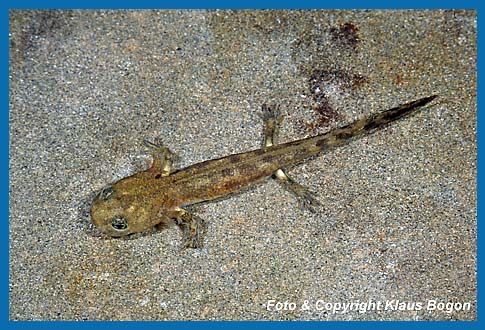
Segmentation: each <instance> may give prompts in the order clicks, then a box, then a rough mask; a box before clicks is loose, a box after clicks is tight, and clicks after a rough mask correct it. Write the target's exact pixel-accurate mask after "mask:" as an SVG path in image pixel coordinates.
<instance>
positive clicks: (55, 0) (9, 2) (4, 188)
mask: <svg viewBox="0 0 485 330" xmlns="http://www.w3.org/2000/svg"><path fill="white" fill-rule="evenodd" d="M35 8H39V9H42V8H328V9H378V8H393V9H418V8H419V9H435V8H442V9H445V8H460V9H476V10H477V11H478V18H480V14H481V6H480V4H479V1H467V0H462V1H456V0H453V1H450V0H444V1H439V0H429V1H416V0H414V1H398V2H392V3H390V2H388V1H378V0H374V1H357V0H350V1H349V0H347V1H345V2H344V3H340V2H336V1H335V0H334V1H332V2H331V3H326V2H325V1H321V0H320V1H318V0H298V1H294V0H283V1H275V0H271V1H254V0H253V1H240V2H227V1H223V0H213V1H194V0H190V1H184V2H180V1H178V2H177V1H173V0H171V1H158V2H157V1H146V0H138V1H123V2H120V1H113V0H110V1H102V0H98V1H93V0H87V1H59V0H49V1H32V0H30V1H22V0H19V1H13V0H3V1H2V3H0V24H1V30H2V32H3V33H2V34H1V37H0V38H1V47H2V49H1V52H0V54H1V55H0V56H1V57H2V65H1V66H0V70H1V73H2V74H1V79H2V80H3V81H4V84H3V86H8V72H9V71H8V70H9V63H8V51H9V49H8V48H9V40H8V30H9V14H8V11H9V10H10V9H35ZM477 24H478V22H477ZM483 31H484V29H482V28H481V26H480V24H478V36H479V38H478V51H479V52H478V54H480V50H481V49H482V47H481V42H480V41H481V38H480V36H481V35H482V32H483ZM478 59H480V56H478ZM481 72H482V64H481V61H480V60H478V86H480V73H481ZM479 91H480V88H479V89H478V92H479ZM0 95H1V100H2V104H4V105H5V109H4V110H3V111H1V112H0V116H1V119H0V125H2V127H3V129H0V138H1V140H2V141H9V140H8V139H9V126H8V123H9V111H8V102H9V92H8V89H7V88H3V89H2V93H0ZM478 104H481V103H480V93H478ZM483 116H484V115H483V114H482V113H481V111H478V113H477V120H478V126H477V167H478V169H477V170H478V173H477V185H478V186H477V203H478V202H479V201H480V197H481V189H480V183H481V182H482V180H481V178H480V174H479V170H480V165H481V163H482V160H481V157H479V155H480V149H481V145H480V142H481V137H482V132H481V125H480V123H481V122H482V121H483ZM8 145H9V144H8V143H2V144H1V145H0V148H1V153H2V155H3V157H4V158H3V159H2V162H1V163H0V164H1V173H2V175H1V176H0V183H1V185H0V194H1V199H0V200H1V201H2V213H3V214H4V221H2V222H1V227H2V228H1V229H2V231H1V232H2V233H3V234H4V236H5V239H4V240H3V242H4V243H3V246H2V249H1V253H0V258H1V259H0V262H1V265H2V266H3V267H2V268H3V271H2V272H1V281H2V283H3V286H2V295H1V298H0V299H1V301H2V304H1V305H0V306H2V307H3V308H2V309H1V312H0V313H1V320H0V325H1V326H2V328H4V327H5V328H7V327H8V328H14V327H15V328H17V327H22V328H33V327H36V328H37V327H42V328H44V327H47V328H54V327H70V328H81V327H82V328H83V329H84V328H85V327H103V328H105V327H109V328H115V327H116V329H123V328H128V327H130V328H131V327H134V326H137V327H138V326H142V327H146V328H153V329H163V328H169V327H170V328H171V329H172V328H173V327H175V328H176V329H195V328H197V329H198V330H200V329H209V328H210V329H236V328H237V329H239V328H240V327H242V326H243V327H249V328H253V327H258V328H259V327H268V328H278V329H292V328H294V327H297V328H305V329H317V328H318V329H320V328H321V327H331V328H337V327H338V328H343V327H349V326H358V327H373V328H384V327H385V328H387V327H389V326H392V327H394V328H404V327H406V328H407V327H409V326H412V327H420V328H443V329H444V328H451V327H453V328H455V327H478V326H482V327H483V322H481V321H480V320H482V319H483V316H482V312H481V310H482V309H483V308H480V307H481V304H480V303H479V301H478V302H477V305H478V306H477V308H478V310H477V320H478V321H475V322H449V321H438V322H391V323H389V322H323V323H322V322H318V321H311V322H262V321H254V322H250V321H243V322H228V321H223V322H205V321H202V322H180V321H168V322H91V321H90V322H67V321H58V322H26V321H9V302H8V294H9V292H8V274H9V267H8V263H9V258H8V248H9V245H8V244H9V243H8V239H9V237H8V233H9V231H8V206H9V204H8V193H9V163H8V160H9V158H8ZM477 212H478V213H477V217H478V219H479V218H480V217H479V215H481V214H482V207H481V206H480V204H477ZM478 219H477V222H478ZM477 232H478V233H479V232H480V226H479V227H478V230H477ZM477 244H478V247H477V248H478V251H481V250H482V249H481V246H482V244H481V240H480V239H478V240H477ZM477 258H478V256H477ZM480 259H481V258H478V265H477V270H478V269H479V267H480V264H481V263H480ZM480 279H481V276H478V278H477V280H478V285H477V292H478V293H479V292H480V290H479V283H480ZM479 297H480V296H479Z"/></svg>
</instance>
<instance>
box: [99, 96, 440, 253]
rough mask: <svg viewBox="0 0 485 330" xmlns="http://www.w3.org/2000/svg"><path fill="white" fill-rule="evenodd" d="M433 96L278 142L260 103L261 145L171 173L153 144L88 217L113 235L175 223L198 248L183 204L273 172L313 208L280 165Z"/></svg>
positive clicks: (199, 227)
mask: <svg viewBox="0 0 485 330" xmlns="http://www.w3.org/2000/svg"><path fill="white" fill-rule="evenodd" d="M435 97H436V95H434V96H430V97H426V98H422V99H419V100H416V101H413V102H410V103H406V104H403V105H400V106H398V107H396V108H392V109H390V110H387V111H383V112H380V113H376V114H373V115H370V116H368V117H365V118H362V119H359V120H356V121H355V122H353V123H351V124H349V125H346V126H343V127H340V128H336V129H334V130H331V131H330V132H327V133H325V134H322V135H317V136H315V137H310V138H307V139H302V140H297V141H293V142H288V143H284V144H279V145H274V144H273V139H274V135H275V132H276V129H277V125H278V124H279V122H280V121H281V118H282V117H281V116H278V115H277V114H276V113H275V111H272V109H270V108H268V107H266V106H263V111H265V113H266V117H265V120H266V131H265V145H264V147H263V148H261V149H257V150H253V151H248V152H244V153H240V154H235V155H230V156H227V157H223V158H220V159H213V160H208V161H205V162H202V163H198V164H194V165H192V166H189V167H186V168H184V169H181V170H177V171H172V168H171V153H170V151H169V150H168V149H167V148H165V147H163V146H161V145H155V144H151V145H152V146H154V147H155V152H154V153H153V158H154V161H153V165H152V166H151V167H150V168H149V169H148V170H146V171H143V172H139V173H136V174H134V175H132V176H129V177H126V178H124V179H121V180H119V181H118V182H116V183H114V184H111V185H108V186H107V187H105V188H104V189H102V190H101V191H100V192H99V193H98V194H97V196H96V197H95V199H94V201H93V204H92V207H91V219H92V221H93V223H94V224H95V225H96V226H97V227H98V228H99V229H100V230H101V231H102V232H104V233H105V234H107V235H109V236H113V237H119V236H125V235H128V234H132V233H137V232H141V231H144V230H146V229H148V228H151V227H154V226H157V228H159V229H163V228H165V227H167V226H168V225H171V224H176V225H178V226H179V227H180V228H181V229H182V232H183V234H184V245H185V246H186V247H191V248H197V247H200V246H202V238H201V236H202V235H201V234H202V232H203V228H204V222H203V220H202V219H200V218H198V217H196V216H194V215H192V214H191V213H189V212H188V211H186V210H184V207H185V206H188V205H191V204H196V203H199V202H203V201H208V200H213V199H216V198H219V197H222V196H225V195H228V194H231V193H234V192H237V191H239V190H241V189H243V188H246V187H248V186H250V185H252V184H254V183H256V182H259V181H261V180H263V179H265V178H267V177H270V176H273V177H275V178H276V179H277V180H279V181H280V182H282V183H284V184H285V185H286V186H287V187H288V188H289V189H290V190H291V191H293V192H294V193H295V194H296V195H297V196H299V197H301V198H302V199H303V202H304V203H305V204H306V205H307V206H309V207H312V206H313V205H314V204H316V201H315V199H313V198H312V197H311V194H310V193H309V191H308V190H306V189H305V188H304V187H303V186H301V185H299V184H298V183H297V182H295V181H293V180H292V179H291V178H290V177H289V176H288V175H287V174H286V173H285V171H284V170H283V168H286V167H289V166H292V165H295V164H298V163H301V162H302V161H304V160H305V159H307V158H309V157H312V156H315V155H317V154H319V153H320V152H322V151H326V150H330V149H332V148H335V147H338V146H341V145H343V144H345V143H346V142H347V141H349V139H351V138H353V137H357V136H362V135H364V134H367V133H371V132H373V131H375V130H377V129H379V128H382V127H384V126H385V125H386V124H388V123H390V122H392V121H395V120H397V119H399V118H402V117H405V116H407V115H409V114H411V113H414V112H416V110H418V109H419V108H422V107H423V106H424V105H426V104H428V103H429V102H431V101H432V100H433V99H434V98H435Z"/></svg>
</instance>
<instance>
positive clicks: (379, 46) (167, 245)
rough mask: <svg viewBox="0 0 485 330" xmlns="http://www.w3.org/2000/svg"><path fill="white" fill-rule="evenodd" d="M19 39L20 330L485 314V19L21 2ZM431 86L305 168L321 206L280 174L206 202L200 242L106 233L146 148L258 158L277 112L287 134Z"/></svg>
mask: <svg viewBox="0 0 485 330" xmlns="http://www.w3.org/2000/svg"><path fill="white" fill-rule="evenodd" d="M10 27H11V37H10V318H11V319H14V320H32V319H42V320H46V319H71V320H72V319H74V320H80V319H96V320H99V319H103V320H104V319H116V320H120V319H135V320H163V319H170V320H174V319H175V320H191V319H209V320H210V319H229V320H240V319H242V320H253V319H264V320H286V319H292V320H306V319H312V320H350V319H362V320H448V319H460V320H474V319H476V60H477V58H476V13H475V12H473V11H389V12H386V11H89V10H84V11H13V12H11V16H10ZM433 94H439V99H438V100H437V101H436V102H434V105H432V106H430V107H428V108H426V109H425V110H424V111H422V112H420V113H418V114H417V115H416V116H413V117H411V118H407V119H405V120H402V121H400V122H398V123H395V124H394V125H392V126H390V127H388V128H386V129H384V130H381V131H379V132H376V133H375V134H373V135H371V136H367V137H365V138H362V139H359V140H356V141H353V142H352V143H350V144H348V145H346V146H344V147H342V148H339V149H337V150H335V151H332V152H330V153H327V154H324V155H321V156H319V157H317V158H314V159H312V160H310V161H309V162H307V163H305V164H304V165H302V166H297V167H295V168H293V169H291V171H290V173H291V174H292V175H293V176H294V177H295V178H296V179H297V180H298V181H299V182H300V183H302V184H304V185H306V186H307V187H309V188H310V189H311V190H312V191H314V192H315V196H316V198H317V199H318V200H319V201H320V202H321V204H322V207H321V208H320V209H319V210H318V212H316V213H311V212H309V211H308V210H305V209H302V208H301V205H300V204H299V202H298V200H297V199H296V198H295V197H294V196H293V195H291V194H290V193H289V192H287V191H286V190H284V189H283V188H282V187H281V186H280V185H279V184H278V183H277V182H275V181H272V180H268V181H266V182H265V183H262V184H260V185H257V186H255V187H254V188H252V189H249V190H248V191H245V192H243V193H240V194H237V195H234V196H231V197H230V198H225V199H223V200H220V201H214V202H211V203H204V204H202V205H196V206H193V207H192V208H191V210H192V211H193V212H194V213H196V214H197V215H198V216H200V217H202V218H204V219H206V220H207V222H208V230H207V234H206V237H205V247H204V248H203V249H201V250H182V249H181V235H180V233H179V231H178V229H177V228H170V229H168V230H166V231H164V232H157V231H150V232H148V233H145V234H143V235H141V237H137V238H132V239H111V238H108V237H105V236H104V235H102V234H101V233H99V232H98V231H97V230H96V229H95V228H93V226H92V225H91V224H90V221H89V216H88V211H89V201H90V198H91V196H92V193H93V192H95V191H98V190H99V189H101V188H102V187H103V186H105V185H106V184H108V183H110V182H113V181H115V180H117V179H120V178H122V177H124V176H127V175H130V174H132V173H135V172H136V171H139V170H141V169H144V168H146V166H147V164H146V163H147V161H149V160H150V152H149V150H148V149H147V148H146V147H145V146H144V145H143V140H144V139H151V140H153V139H155V138H157V137H160V138H161V139H162V140H163V141H164V143H165V144H166V145H167V146H169V147H170V148H171V149H172V150H173V151H174V153H175V154H176V155H177V160H176V166H177V167H179V168H181V167H184V166H188V165H190V164H193V163H197V162H200V161H203V160H207V159H211V158H217V157H222V156H225V155H228V154H231V153H237V152H243V151H248V150H251V149H255V148H258V147H259V146H260V145H261V143H262V139H263V123H262V120H261V118H260V112H259V111H260V107H261V105H262V104H263V103H265V102H266V103H274V104H279V105H281V108H282V109H283V110H284V112H285V113H286V117H285V120H284V122H283V123H282V127H281V130H280V138H279V139H280V141H281V142H283V141H290V140H295V139H299V138H303V137H307V136H311V135H314V134H318V133H322V132H325V131H327V130H328V129H329V128H331V127H335V126H339V125H343V124H345V123H348V122H350V121H352V120H354V119H356V118H358V117H361V116H364V115H366V114H369V113H371V112H375V111H379V110H384V109H387V108H390V107H393V106H396V105H398V104H401V103H406V102H408V101H411V100H414V99H417V98H420V97H425V96H429V95H433ZM271 300H274V302H272V301H271ZM433 301H435V302H436V304H435V307H436V308H435V309H434V310H433V308H432V307H433V305H432V304H433ZM278 302H279V303H281V304H278V305H276V306H273V305H272V304H273V303H274V304H276V303H278ZM285 302H286V303H287V304H286V309H287V310H277V309H280V307H282V306H284V303H285ZM351 303H354V304H352V305H350V304H351ZM430 303H431V305H429V304H430ZM345 304H347V305H345ZM344 306H347V307H348V308H349V310H343V309H339V308H344ZM277 307H278V308H277ZM302 307H303V308H302ZM306 307H308V308H306Z"/></svg>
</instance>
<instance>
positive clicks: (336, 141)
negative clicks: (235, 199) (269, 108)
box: [273, 95, 437, 167]
mask: <svg viewBox="0 0 485 330" xmlns="http://www.w3.org/2000/svg"><path fill="white" fill-rule="evenodd" d="M436 97H437V95H433V96H429V97H425V98H422V99H419V100H416V101H412V102H409V103H406V104H402V105H400V106H397V107H395V108H392V109H389V110H386V111H382V112H379V113H376V114H373V115H371V116H369V117H365V118H361V119H359V120H356V121H355V122H353V123H351V124H349V125H347V126H343V127H340V128H336V129H334V130H331V131H330V132H328V133H325V134H322V135H317V136H315V137H311V138H307V139H303V140H298V141H293V142H289V143H285V144H280V145H276V146H274V147H273V148H275V149H277V148H282V149H284V150H286V157H284V156H283V157H282V159H281V163H280V166H281V167H285V166H288V165H291V164H295V163H298V162H300V161H302V160H303V159H305V158H307V157H311V156H313V155H316V154H318V153H320V152H322V151H324V150H328V149H331V148H335V147H338V146H341V145H343V144H345V143H347V142H348V141H349V139H352V138H354V137H358V136H361V135H365V134H370V133H372V132H375V131H376V130H378V129H381V128H383V127H385V126H386V125H387V124H389V123H391V122H393V121H395V120H398V119H400V118H403V117H406V116H409V115H411V114H414V113H416V112H417V110H419V109H420V108H422V107H423V106H425V105H426V104H428V103H429V102H431V101H432V100H434V99H435V98H436Z"/></svg>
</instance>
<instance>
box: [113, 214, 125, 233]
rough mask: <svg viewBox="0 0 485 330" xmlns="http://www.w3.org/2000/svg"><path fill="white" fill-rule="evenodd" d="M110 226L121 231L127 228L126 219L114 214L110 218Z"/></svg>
mask: <svg viewBox="0 0 485 330" xmlns="http://www.w3.org/2000/svg"><path fill="white" fill-rule="evenodd" d="M111 227H113V229H114V230H116V231H119V232H123V231H125V230H127V229H128V227H129V226H128V220H126V218H124V217H122V216H116V217H114V218H113V219H112V220H111Z"/></svg>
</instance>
